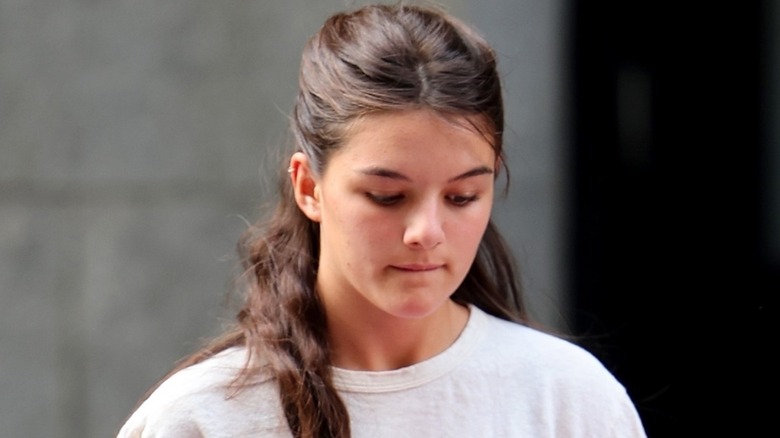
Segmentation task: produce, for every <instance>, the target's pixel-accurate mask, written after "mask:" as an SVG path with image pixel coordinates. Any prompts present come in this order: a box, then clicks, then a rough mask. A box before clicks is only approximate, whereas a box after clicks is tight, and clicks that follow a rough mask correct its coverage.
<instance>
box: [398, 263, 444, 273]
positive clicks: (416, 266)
mask: <svg viewBox="0 0 780 438" xmlns="http://www.w3.org/2000/svg"><path fill="white" fill-rule="evenodd" d="M443 266H444V265H443V264H440V263H403V264H400V265H391V267H392V268H393V269H397V270H399V271H404V272H430V271H435V270H437V269H439V268H441V267H443Z"/></svg>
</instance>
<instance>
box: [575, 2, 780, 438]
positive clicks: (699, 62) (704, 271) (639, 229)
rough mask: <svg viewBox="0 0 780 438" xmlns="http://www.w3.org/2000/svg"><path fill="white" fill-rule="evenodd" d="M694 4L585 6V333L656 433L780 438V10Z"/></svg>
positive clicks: (580, 49)
mask: <svg viewBox="0 0 780 438" xmlns="http://www.w3.org/2000/svg"><path fill="white" fill-rule="evenodd" d="M679 3H683V2H678V3H675V4H671V3H669V4H665V5H661V4H660V3H658V2H653V1H632V2H576V3H574V4H573V9H572V11H571V12H572V13H571V16H570V20H571V23H570V26H571V27H570V29H571V41H570V48H571V50H572V59H573V69H572V81H571V87H572V94H573V96H574V105H573V117H572V132H571V135H570V139H571V140H570V142H569V146H570V151H571V157H572V159H571V165H570V169H569V170H570V172H571V174H572V175H573V178H572V179H571V181H572V193H573V203H574V208H573V209H572V215H571V217H570V222H569V224H570V227H571V228H570V235H571V238H572V240H573V243H574V245H573V250H572V252H571V254H570V260H571V264H570V266H571V268H572V274H571V278H572V280H571V285H572V296H573V300H574V301H573V306H572V308H573V311H574V325H575V332H576V333H577V334H578V335H579V336H581V339H582V342H583V343H584V344H585V345H586V346H588V348H590V349H591V350H592V351H593V352H594V353H596V354H597V356H599V357H600V358H601V359H602V360H603V361H604V362H605V363H606V364H607V365H608V366H609V367H610V369H611V370H612V371H613V372H614V373H615V374H616V376H617V377H618V378H619V379H620V380H621V381H622V382H623V383H624V384H625V385H626V386H627V388H628V390H629V393H630V394H631V396H632V398H633V399H634V401H635V402H636V404H637V407H638V409H639V412H640V415H641V416H642V418H643V421H644V423H645V427H646V429H647V432H648V435H649V436H650V437H673V436H710V433H717V434H718V435H720V436H751V437H752V436H767V435H768V431H769V430H770V429H769V427H768V426H769V421H770V405H773V404H774V403H775V402H773V401H772V400H776V398H775V395H776V392H775V391H774V390H772V389H770V386H769V381H770V380H771V381H773V382H775V381H776V379H775V377H774V375H773V374H771V373H770V371H771V370H775V369H777V366H776V365H777V361H776V360H775V359H772V358H770V352H771V351H772V350H777V347H776V345H777V344H776V341H775V340H774V339H773V338H774V337H773V336H772V338H770V332H771V333H774V332H775V331H776V325H777V322H776V319H775V318H776V316H775V312H776V308H775V307H774V305H773V304H770V303H769V297H770V292H774V293H776V292H777V291H780V278H779V277H778V262H777V259H775V258H773V256H772V254H773V251H774V253H775V254H776V252H777V248H776V247H775V248H772V247H771V243H770V240H771V239H770V237H771V235H772V233H776V232H777V227H778V225H779V224H778V223H776V221H777V218H776V217H772V215H771V210H772V208H776V207H772V208H770V207H771V205H770V204H769V202H770V201H769V200H770V198H771V196H777V194H776V193H775V194H772V193H770V188H769V182H770V180H771V178H773V175H774V172H776V171H777V170H778V169H776V168H775V169H772V168H771V165H770V164H768V163H769V161H770V158H771V157H772V153H776V152H773V149H772V148H775V151H776V148H777V145H776V144H775V145H774V146H772V139H771V132H772V128H773V124H774V120H773V118H774V117H773V116H776V113H772V110H771V107H770V101H771V100H770V95H771V93H770V92H771V90H772V86H773V82H776V81H777V78H774V77H771V69H770V68H769V65H768V62H769V61H768V57H767V55H768V43H769V41H770V40H771V38H773V32H776V31H777V30H776V29H775V28H774V26H773V25H774V24H775V23H773V21H772V19H771V17H777V14H776V13H775V12H774V10H773V7H776V6H774V5H773V4H772V3H770V2H765V3H760V2H728V3H723V4H720V3H704V2H701V3H700V4H699V5H691V4H687V2H685V3H686V4H685V5H684V6H680V5H679ZM775 21H776V20H775ZM775 140H776V139H775Z"/></svg>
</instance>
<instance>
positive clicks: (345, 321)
mask: <svg viewBox="0 0 780 438" xmlns="http://www.w3.org/2000/svg"><path fill="white" fill-rule="evenodd" d="M326 313H327V319H328V336H329V341H330V347H331V360H332V363H333V364H334V365H335V366H337V367H339V368H346V369H353V370H365V371H386V370H393V369H398V368H402V367H406V366H409V365H413V364H415V363H418V362H421V361H424V360H426V359H429V358H431V357H433V356H435V355H437V354H439V353H441V352H442V351H444V350H446V349H447V348H448V347H449V346H450V345H452V343H453V342H455V340H456V339H457V338H458V336H459V335H460V333H461V331H463V328H464V327H465V325H466V322H467V321H468V309H467V308H466V307H464V306H462V305H460V304H457V303H455V302H454V301H451V300H448V301H447V302H445V303H444V304H443V305H442V306H440V307H439V308H438V309H437V310H436V311H435V312H433V313H432V314H430V315H428V316H425V317H423V318H417V319H405V318H398V317H394V316H392V315H388V314H386V313H384V312H382V311H381V310H379V309H375V308H374V309H369V310H368V311H361V312H353V311H351V312H339V311H338V309H329V308H327V306H326Z"/></svg>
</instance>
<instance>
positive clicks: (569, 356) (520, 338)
mask: <svg viewBox="0 0 780 438" xmlns="http://www.w3.org/2000/svg"><path fill="white" fill-rule="evenodd" d="M477 311H478V312H479V314H478V315H477V317H478V318H481V319H483V322H482V324H483V325H484V329H483V330H484V336H485V340H484V342H483V343H482V344H481V349H482V352H481V353H482V354H484V355H486V356H489V357H491V358H492V359H493V360H496V361H497V362H498V363H502V364H505V365H507V366H510V367H511V368H519V371H522V372H523V373H526V374H527V373H531V374H533V375H535V376H536V377H543V376H546V377H547V378H556V376H558V377H565V376H571V375H575V376H577V377H584V376H585V375H594V377H595V378H601V379H603V380H606V381H610V382H613V381H614V382H615V383H617V382H616V381H615V379H614V377H613V376H612V374H611V373H610V372H609V371H608V370H607V369H606V368H605V367H604V365H603V364H602V363H601V362H600V361H599V360H598V359H597V358H596V357H595V356H593V355H592V354H591V353H590V352H588V351H587V350H585V349H584V348H582V347H580V346H578V345H576V344H574V343H572V342H571V341H568V340H566V339H563V338H561V337H558V336H555V335H553V334H550V333H545V332H542V331H540V330H537V329H535V328H532V327H528V326H525V325H522V324H518V323H514V322H510V321H505V320H503V319H500V318H497V317H494V316H492V315H488V314H486V313H484V312H482V311H480V310H478V309H477Z"/></svg>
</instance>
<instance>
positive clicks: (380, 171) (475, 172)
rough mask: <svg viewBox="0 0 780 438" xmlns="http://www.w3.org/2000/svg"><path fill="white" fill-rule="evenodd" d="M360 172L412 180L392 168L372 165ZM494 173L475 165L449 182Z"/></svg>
mask: <svg viewBox="0 0 780 438" xmlns="http://www.w3.org/2000/svg"><path fill="white" fill-rule="evenodd" d="M358 172H360V173H362V174H364V175H369V176H379V177H382V178H390V179H397V180H403V181H411V180H412V179H411V178H409V177H408V176H406V175H404V174H402V173H400V172H396V171H394V170H390V169H385V168H383V167H374V166H371V167H366V168H364V169H360V170H359V171H358ZM492 174H493V169H491V168H490V167H487V166H479V167H475V168H473V169H471V170H469V171H466V172H463V173H461V174H460V175H458V176H456V177H454V178H450V179H449V181H448V182H454V181H461V180H464V179H467V178H471V177H475V176H479V175H492Z"/></svg>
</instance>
